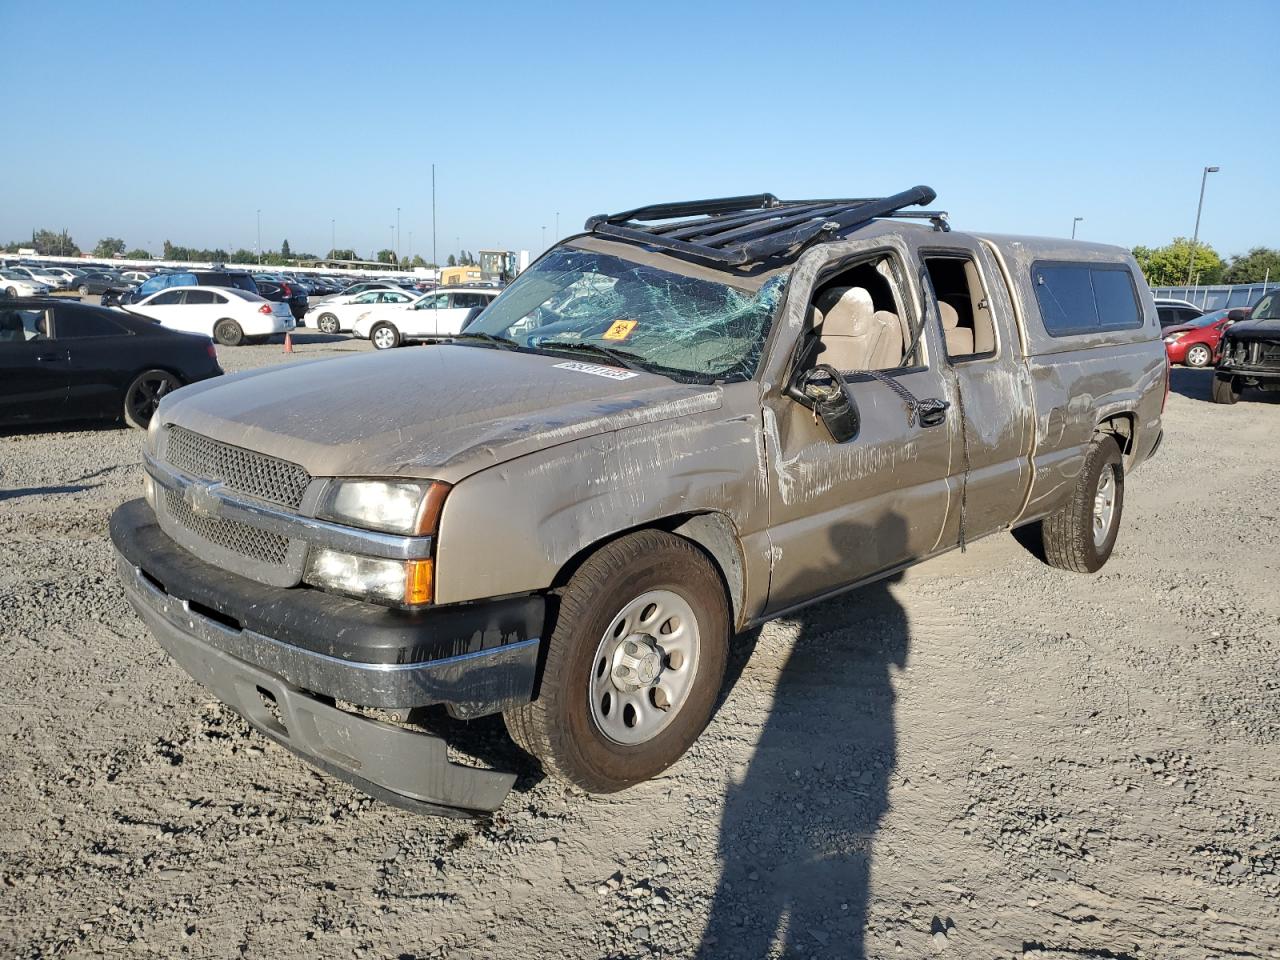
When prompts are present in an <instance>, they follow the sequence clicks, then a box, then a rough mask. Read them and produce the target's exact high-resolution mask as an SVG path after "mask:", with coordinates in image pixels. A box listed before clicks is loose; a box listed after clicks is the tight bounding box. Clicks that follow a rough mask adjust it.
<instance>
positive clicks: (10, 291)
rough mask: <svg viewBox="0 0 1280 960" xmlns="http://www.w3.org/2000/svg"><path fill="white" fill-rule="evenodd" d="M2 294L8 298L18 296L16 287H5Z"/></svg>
mask: <svg viewBox="0 0 1280 960" xmlns="http://www.w3.org/2000/svg"><path fill="white" fill-rule="evenodd" d="M4 292H5V293H6V294H7V295H8V296H10V297H16V296H17V295H18V288H17V287H6V288H5V291H4Z"/></svg>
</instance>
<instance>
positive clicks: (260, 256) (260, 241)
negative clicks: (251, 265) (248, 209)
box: [258, 210, 262, 266]
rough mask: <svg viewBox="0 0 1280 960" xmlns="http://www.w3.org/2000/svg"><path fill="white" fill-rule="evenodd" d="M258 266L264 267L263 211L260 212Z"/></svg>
mask: <svg viewBox="0 0 1280 960" xmlns="http://www.w3.org/2000/svg"><path fill="white" fill-rule="evenodd" d="M258 266H262V211H261V210H259V211H258Z"/></svg>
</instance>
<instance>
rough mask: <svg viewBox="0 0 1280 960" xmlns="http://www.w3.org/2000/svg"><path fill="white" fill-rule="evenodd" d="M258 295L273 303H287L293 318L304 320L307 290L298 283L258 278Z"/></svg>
mask: <svg viewBox="0 0 1280 960" xmlns="http://www.w3.org/2000/svg"><path fill="white" fill-rule="evenodd" d="M254 282H255V283H257V284H258V296H260V297H264V298H266V299H267V300H270V301H271V302H272V303H287V304H288V305H289V312H290V313H292V314H293V319H295V320H299V321H300V320H302V318H303V317H305V316H306V315H307V292H306V291H305V290H303V289H302V287H301V286H300V285H298V284H297V283H294V282H291V281H288V280H281V281H279V282H276V281H274V280H256V281H254Z"/></svg>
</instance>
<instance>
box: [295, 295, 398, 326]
mask: <svg viewBox="0 0 1280 960" xmlns="http://www.w3.org/2000/svg"><path fill="white" fill-rule="evenodd" d="M420 296H421V294H415V293H409V292H408V291H407V290H381V289H380V290H366V291H365V292H364V293H357V294H356V295H355V296H352V297H342V296H339V297H337V298H334V299H325V300H322V301H320V303H318V304H317V305H316V306H314V307H312V308H311V309H310V310H308V311H307V320H308V322H309V323H311V324H314V325H315V328H316V329H317V330H319V331H320V332H321V333H338V332H339V331H341V330H350V329H351V327H352V325H353V324H354V323H355V322H356V317H358V316H360V315H361V314H362V313H367V312H368V311H369V310H376V309H386V308H392V309H395V308H401V309H402V308H404V307H407V306H409V305H410V304H412V303H413V302H414V301H415V300H417V299H418V298H419V297H420ZM313 318H314V319H313Z"/></svg>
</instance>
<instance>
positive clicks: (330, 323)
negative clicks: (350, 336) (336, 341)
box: [316, 313, 342, 334]
mask: <svg viewBox="0 0 1280 960" xmlns="http://www.w3.org/2000/svg"><path fill="white" fill-rule="evenodd" d="M316 329H317V330H319V331H320V332H321V333H328V334H334V333H337V332H338V331H339V330H341V329H342V324H341V323H339V322H338V318H337V317H335V316H334V315H333V314H332V313H322V314H320V316H319V317H318V318H316Z"/></svg>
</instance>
